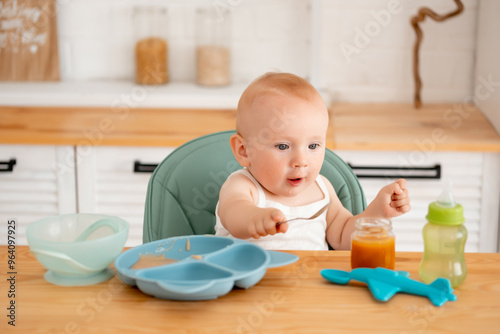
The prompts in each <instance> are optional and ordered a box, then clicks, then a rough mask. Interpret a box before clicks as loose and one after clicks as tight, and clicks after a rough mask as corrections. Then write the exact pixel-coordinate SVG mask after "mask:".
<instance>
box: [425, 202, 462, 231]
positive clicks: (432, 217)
mask: <svg viewBox="0 0 500 334" xmlns="http://www.w3.org/2000/svg"><path fill="white" fill-rule="evenodd" d="M426 218H427V220H428V221H429V222H430V223H433V224H438V225H449V226H453V225H461V224H463V222H464V221H465V218H464V208H463V207H462V205H460V204H457V205H455V206H454V207H444V206H441V205H439V204H438V203H437V202H433V203H431V204H429V212H428V213H427V216H426Z"/></svg>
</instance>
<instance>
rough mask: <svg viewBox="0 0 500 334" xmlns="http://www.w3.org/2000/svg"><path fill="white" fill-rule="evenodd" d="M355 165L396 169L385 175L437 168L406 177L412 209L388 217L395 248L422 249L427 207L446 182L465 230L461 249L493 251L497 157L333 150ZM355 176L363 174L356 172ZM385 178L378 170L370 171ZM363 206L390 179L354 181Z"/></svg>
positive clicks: (499, 183) (499, 186)
mask: <svg viewBox="0 0 500 334" xmlns="http://www.w3.org/2000/svg"><path fill="white" fill-rule="evenodd" d="M335 153H337V154H338V155H339V156H340V157H342V159H344V160H345V161H346V162H348V163H350V164H351V165H353V166H354V167H359V166H363V167H366V166H378V167H395V168H396V170H389V171H388V173H391V174H392V173H394V172H401V173H405V174H406V175H412V176H415V175H416V174H423V175H425V176H427V177H431V176H432V175H433V174H434V173H435V171H434V170H429V171H426V170H416V171H413V170H412V168H414V167H417V168H419V167H434V166H436V165H439V166H440V172H441V177H440V178H439V179H435V178H423V179H417V178H407V181H408V189H409V191H410V198H411V201H412V202H411V205H412V210H411V211H410V212H409V213H407V214H405V215H403V216H401V217H397V218H394V219H393V227H394V231H395V234H396V250H399V251H423V239H422V228H423V226H424V225H425V223H426V219H425V216H426V214H427V208H428V205H429V204H430V203H431V202H433V201H435V200H436V199H437V197H438V196H439V194H440V192H441V189H442V187H443V185H444V183H445V181H446V180H447V179H449V180H451V181H452V183H453V191H454V195H455V198H456V201H457V202H458V203H460V204H462V205H463V206H464V216H465V219H466V222H465V226H466V227H467V230H468V232H469V234H468V239H467V244H466V251H468V252H478V251H480V252H496V251H497V243H498V224H499V205H498V203H500V174H499V170H500V155H499V154H496V153H480V152H478V153H476V152H475V153H471V152H431V151H427V152H424V151H411V152H384V151H377V152H374V151H342V150H339V151H335ZM355 172H356V173H357V174H361V173H366V172H367V170H355ZM374 172H377V173H381V174H382V175H386V174H384V171H383V170H375V171H370V173H374ZM359 180H360V183H361V185H362V187H363V190H364V191H365V196H366V199H367V202H368V203H369V202H371V201H372V200H373V198H374V197H375V196H376V194H377V193H378V191H379V190H380V188H382V187H383V186H384V185H386V184H388V183H390V182H393V181H394V180H395V178H386V177H382V178H363V177H360V178H359Z"/></svg>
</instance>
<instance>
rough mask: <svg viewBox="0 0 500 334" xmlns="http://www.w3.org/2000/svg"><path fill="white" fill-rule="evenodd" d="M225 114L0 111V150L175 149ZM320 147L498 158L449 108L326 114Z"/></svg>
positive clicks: (334, 109)
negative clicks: (325, 131)
mask: <svg viewBox="0 0 500 334" xmlns="http://www.w3.org/2000/svg"><path fill="white" fill-rule="evenodd" d="M235 117H236V111H235V110H232V109H180V108H178V109H173V108H170V109H161V108H157V109H153V108H118V107H117V108H112V107H30V106H26V107H9V106H2V107H0V143H3V144H48V145H75V146H76V145H92V146H98V145H114V146H174V147H176V146H179V145H181V144H183V143H185V142H187V141H189V140H192V139H194V138H197V137H199V136H202V135H206V134H209V133H213V132H217V131H223V130H232V129H234V127H235ZM327 147H328V148H330V149H339V150H393V151H401V150H403V151H414V150H417V151H424V152H427V151H431V152H432V151H479V152H500V136H499V135H498V134H497V133H496V131H495V129H494V128H493V126H492V125H491V124H490V123H489V122H488V120H487V119H486V118H485V117H484V115H483V114H482V113H481V111H480V110H478V109H477V108H476V107H474V106H463V105H453V104H436V105H432V104H429V105H424V106H423V107H422V109H415V108H413V106H412V105H411V104H405V103H378V104H374V103H372V104H351V103H339V104H333V105H332V106H331V107H330V126H329V129H328V134H327Z"/></svg>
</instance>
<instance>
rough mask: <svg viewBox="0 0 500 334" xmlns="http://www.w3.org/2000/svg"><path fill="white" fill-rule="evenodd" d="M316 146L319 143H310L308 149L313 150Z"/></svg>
mask: <svg viewBox="0 0 500 334" xmlns="http://www.w3.org/2000/svg"><path fill="white" fill-rule="evenodd" d="M318 146H319V144H310V145H309V149H310V150H315V149H317V148H318Z"/></svg>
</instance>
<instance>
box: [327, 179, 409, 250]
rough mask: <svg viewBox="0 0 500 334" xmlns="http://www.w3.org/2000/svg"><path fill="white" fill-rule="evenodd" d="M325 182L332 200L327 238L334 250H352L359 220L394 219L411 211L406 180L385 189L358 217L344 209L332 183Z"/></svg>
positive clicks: (328, 216)
mask: <svg viewBox="0 0 500 334" xmlns="http://www.w3.org/2000/svg"><path fill="white" fill-rule="evenodd" d="M323 180H324V181H325V184H326V185H327V189H328V192H329V195H330V199H331V200H330V202H331V204H330V208H329V209H328V214H327V217H326V218H327V230H326V237H327V241H328V243H329V244H330V245H331V246H332V247H333V248H334V249H337V250H340V249H350V248H351V234H352V233H353V232H354V222H355V221H356V220H357V219H359V218H361V217H381V218H392V217H397V216H400V215H402V214H404V213H406V212H408V211H410V197H409V196H408V189H406V180H404V179H399V180H397V181H396V182H394V183H391V184H389V185H387V186H385V187H383V188H382V189H381V190H380V191H379V193H378V194H377V196H376V197H375V199H374V200H373V201H372V202H371V203H370V204H369V205H368V207H367V208H366V210H365V211H363V212H362V213H361V214H359V215H356V216H353V215H352V214H351V213H350V212H349V210H347V209H346V208H344V206H343V205H342V203H341V202H340V200H339V198H338V197H337V194H336V192H335V190H334V189H333V186H332V185H331V183H330V182H329V181H328V180H327V179H326V178H323Z"/></svg>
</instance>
